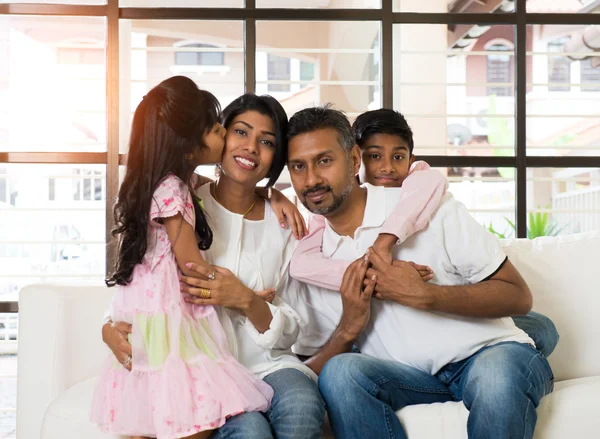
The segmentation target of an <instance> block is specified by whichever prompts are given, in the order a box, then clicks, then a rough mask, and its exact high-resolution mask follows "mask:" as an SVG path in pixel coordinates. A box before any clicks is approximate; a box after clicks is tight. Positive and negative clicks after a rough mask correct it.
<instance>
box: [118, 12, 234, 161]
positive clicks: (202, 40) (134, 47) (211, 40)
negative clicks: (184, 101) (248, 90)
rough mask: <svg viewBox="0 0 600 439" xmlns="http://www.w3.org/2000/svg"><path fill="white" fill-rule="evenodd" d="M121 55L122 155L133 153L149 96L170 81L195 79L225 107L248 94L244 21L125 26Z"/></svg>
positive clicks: (122, 25)
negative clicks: (134, 127) (137, 119)
mask: <svg viewBox="0 0 600 439" xmlns="http://www.w3.org/2000/svg"><path fill="white" fill-rule="evenodd" d="M215 48H216V49H215ZM119 49H120V52H121V60H122V61H121V62H120V64H119V67H120V70H121V75H120V77H121V81H120V83H119V89H120V96H121V99H120V105H119V109H120V111H119V120H120V124H119V129H120V136H119V139H120V141H119V145H120V152H121V153H125V152H127V149H128V142H129V129H130V126H131V119H132V117H133V112H134V111H135V109H136V107H137V106H138V104H139V103H140V101H141V100H142V98H143V96H144V95H145V94H146V93H147V92H148V90H150V89H151V88H152V87H154V86H155V85H156V84H158V83H159V82H161V81H163V80H164V79H166V78H168V77H170V76H173V75H184V76H187V77H189V78H191V79H192V80H194V82H196V84H198V87H200V88H202V89H205V90H208V91H210V92H211V93H213V94H214V95H215V96H216V97H217V99H219V102H220V103H221V106H222V107H225V106H226V105H227V104H229V103H230V102H231V101H232V100H234V99H235V98H237V97H238V96H240V95H242V94H243V93H244V84H245V77H244V25H243V22H241V21H191V20H121V21H120V32H119Z"/></svg>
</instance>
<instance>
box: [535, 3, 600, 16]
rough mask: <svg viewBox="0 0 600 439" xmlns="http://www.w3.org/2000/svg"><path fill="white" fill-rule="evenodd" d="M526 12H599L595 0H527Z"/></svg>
mask: <svg viewBox="0 0 600 439" xmlns="http://www.w3.org/2000/svg"><path fill="white" fill-rule="evenodd" d="M526 9H527V12H531V13H544V14H549V13H555V14H564V13H576V12H579V13H582V12H599V11H600V5H598V2H596V1H595V0H577V1H565V0H563V1H548V0H527V4H526Z"/></svg>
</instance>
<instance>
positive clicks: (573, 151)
mask: <svg viewBox="0 0 600 439" xmlns="http://www.w3.org/2000/svg"><path fill="white" fill-rule="evenodd" d="M594 31H595V26H589V25H569V26H564V25H546V24H545V25H529V26H528V31H527V35H528V41H527V47H528V56H527V82H528V85H527V119H526V123H527V154H528V155H532V156H544V157H567V156H600V111H599V110H598V105H597V93H596V92H597V91H598V90H600V68H599V67H595V65H597V60H600V57H598V56H595V55H596V54H599V55H600V53H596V52H594V51H592V50H591V49H589V47H587V46H586V44H585V43H584V38H583V37H584V36H585V35H586V33H589V32H594ZM550 47H551V48H552V50H549V48H550ZM557 64H558V68H559V69H560V70H558V71H560V72H561V73H560V74H558V73H557V70H556V69H557ZM551 68H552V69H553V70H550V69H551ZM553 75H556V76H553ZM567 78H568V80H567ZM549 79H550V83H548V82H549ZM555 80H558V81H559V83H558V84H557V83H556V82H555ZM562 81H565V82H564V83H563V82H562ZM556 91H561V93H556Z"/></svg>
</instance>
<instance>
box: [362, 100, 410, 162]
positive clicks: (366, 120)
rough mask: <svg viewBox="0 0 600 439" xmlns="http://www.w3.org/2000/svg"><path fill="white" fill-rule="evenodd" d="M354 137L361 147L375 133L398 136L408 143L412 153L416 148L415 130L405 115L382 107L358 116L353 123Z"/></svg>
mask: <svg viewBox="0 0 600 439" xmlns="http://www.w3.org/2000/svg"><path fill="white" fill-rule="evenodd" d="M352 131H353V133H354V139H355V141H356V143H357V144H358V146H360V147H361V148H362V147H363V146H364V144H365V142H366V141H367V140H368V139H369V137H371V136H373V135H375V134H390V135H392V136H398V137H400V138H401V139H402V140H404V141H405V142H406V143H407V145H408V150H409V152H410V154H411V155H412V153H413V149H414V146H415V145H414V142H413V132H412V130H411V129H410V126H409V125H408V122H406V119H405V118H404V116H403V115H402V114H401V113H399V112H398V111H394V110H389V109H387V108H381V109H379V110H373V111H367V112H366V113H363V114H361V115H360V116H358V117H357V118H356V120H355V121H354V123H353V124H352Z"/></svg>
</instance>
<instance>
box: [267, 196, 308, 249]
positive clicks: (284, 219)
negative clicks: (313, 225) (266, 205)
mask: <svg viewBox="0 0 600 439" xmlns="http://www.w3.org/2000/svg"><path fill="white" fill-rule="evenodd" d="M270 201H271V207H272V208H273V212H275V215H276V216H277V219H278V220H279V224H280V225H281V227H282V228H285V225H286V224H287V225H289V226H290V227H291V228H292V233H293V234H294V236H295V237H296V239H302V238H304V236H305V235H306V234H307V231H308V229H307V227H306V223H305V222H304V218H303V217H302V214H301V213H300V211H299V210H298V208H297V207H296V206H295V205H294V203H292V202H291V201H290V200H289V199H288V198H287V197H286V196H285V195H283V194H282V193H281V192H280V191H278V190H277V189H273V193H272V195H271V200H270Z"/></svg>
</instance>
